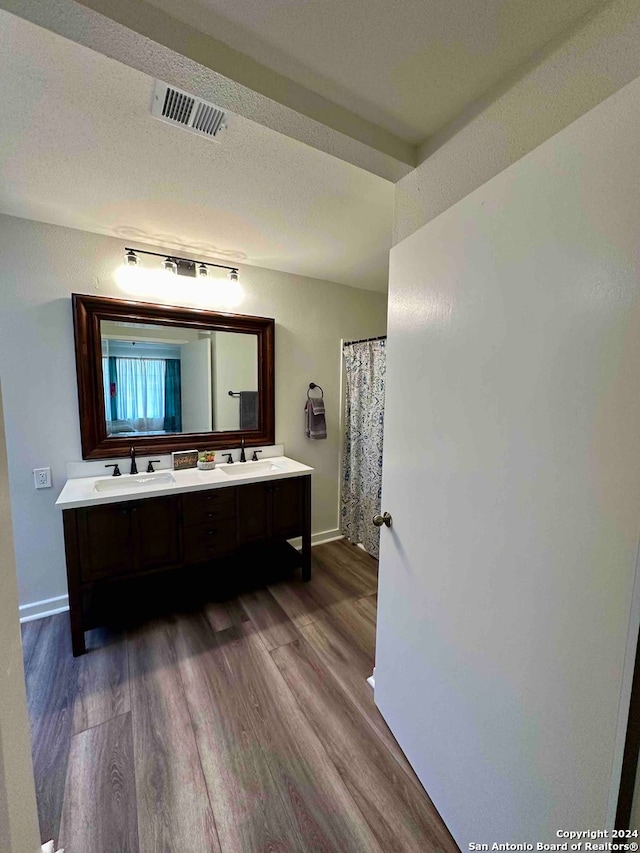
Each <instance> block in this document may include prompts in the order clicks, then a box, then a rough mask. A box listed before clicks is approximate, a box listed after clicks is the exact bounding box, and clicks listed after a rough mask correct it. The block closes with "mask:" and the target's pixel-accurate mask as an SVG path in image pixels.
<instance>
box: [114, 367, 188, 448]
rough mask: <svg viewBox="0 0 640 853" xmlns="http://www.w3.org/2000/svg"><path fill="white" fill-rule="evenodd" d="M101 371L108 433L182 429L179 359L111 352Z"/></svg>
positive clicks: (177, 430)
mask: <svg viewBox="0 0 640 853" xmlns="http://www.w3.org/2000/svg"><path fill="white" fill-rule="evenodd" d="M102 374H103V382H104V395H105V412H106V414H107V433H108V434H109V435H118V434H126V433H137V432H140V433H149V432H154V433H161V432H179V431H180V429H181V427H182V423H181V421H182V418H181V395H180V361H179V360H178V359H163V358H126V357H120V356H110V357H105V358H103V360H102Z"/></svg>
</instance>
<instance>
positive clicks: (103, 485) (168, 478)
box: [93, 471, 176, 492]
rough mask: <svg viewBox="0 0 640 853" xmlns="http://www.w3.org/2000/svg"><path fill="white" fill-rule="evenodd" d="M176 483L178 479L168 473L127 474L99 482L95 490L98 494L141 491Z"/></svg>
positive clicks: (96, 483)
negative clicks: (145, 487)
mask: <svg viewBox="0 0 640 853" xmlns="http://www.w3.org/2000/svg"><path fill="white" fill-rule="evenodd" d="M175 481H176V478H175V477H174V476H173V474H170V473H169V472H168V471H158V472H156V473H155V474H133V475H126V474H125V475H124V476H123V477H109V478H108V479H105V480H97V481H96V482H95V484H94V486H93V488H94V490H95V491H96V492H115V491H122V490H123V489H141V488H143V487H144V486H161V485H168V484H169V483H175Z"/></svg>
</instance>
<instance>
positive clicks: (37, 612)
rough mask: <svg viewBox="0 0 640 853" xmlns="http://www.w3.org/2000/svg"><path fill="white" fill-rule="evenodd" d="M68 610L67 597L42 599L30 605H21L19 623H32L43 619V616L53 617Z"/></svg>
mask: <svg viewBox="0 0 640 853" xmlns="http://www.w3.org/2000/svg"><path fill="white" fill-rule="evenodd" d="M68 609H69V596H68V595H57V596H56V597H55V598H44V599H43V600H42V601H33V602H32V603H31V604H21V605H20V607H19V608H18V610H19V612H20V622H21V623H22V622H33V620H34V619H44V617H45V616H55V614H56V613H64V611H65V610H68Z"/></svg>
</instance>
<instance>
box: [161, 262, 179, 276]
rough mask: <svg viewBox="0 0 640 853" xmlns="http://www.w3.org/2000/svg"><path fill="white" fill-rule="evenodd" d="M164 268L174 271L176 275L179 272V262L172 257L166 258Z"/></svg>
mask: <svg viewBox="0 0 640 853" xmlns="http://www.w3.org/2000/svg"><path fill="white" fill-rule="evenodd" d="M162 268H163V270H165V272H172V273H173V274H174V275H176V273H177V272H178V264H177V263H176V262H175V261H174V260H173V259H172V258H165V260H164V261H163V262H162Z"/></svg>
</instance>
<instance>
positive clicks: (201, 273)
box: [198, 264, 208, 278]
mask: <svg viewBox="0 0 640 853" xmlns="http://www.w3.org/2000/svg"><path fill="white" fill-rule="evenodd" d="M198 275H199V276H201V277H202V278H206V277H207V275H208V273H207V268H206V266H205V265H204V264H200V266H199V267H198Z"/></svg>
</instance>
